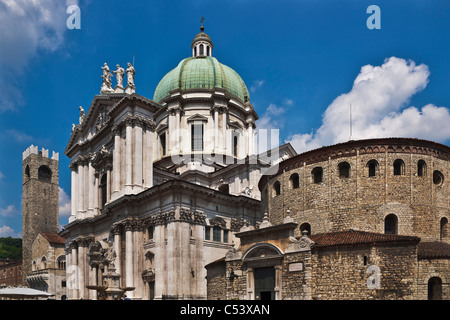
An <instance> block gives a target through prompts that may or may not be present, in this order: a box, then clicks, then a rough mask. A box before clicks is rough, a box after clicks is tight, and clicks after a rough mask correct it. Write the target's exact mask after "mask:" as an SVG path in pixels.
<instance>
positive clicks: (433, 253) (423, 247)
mask: <svg viewBox="0 0 450 320" xmlns="http://www.w3.org/2000/svg"><path fill="white" fill-rule="evenodd" d="M418 255H419V258H422V259H437V258H450V244H448V243H445V242H440V241H435V242H421V243H419V254H418Z"/></svg>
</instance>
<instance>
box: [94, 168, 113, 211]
mask: <svg viewBox="0 0 450 320" xmlns="http://www.w3.org/2000/svg"><path fill="white" fill-rule="evenodd" d="M111 172H112V167H111V164H108V165H106V202H110V201H111V188H112V183H111ZM97 189H98V188H97ZM97 197H98V195H97Z"/></svg>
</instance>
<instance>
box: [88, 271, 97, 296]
mask: <svg viewBox="0 0 450 320" xmlns="http://www.w3.org/2000/svg"><path fill="white" fill-rule="evenodd" d="M97 274H98V265H96V264H94V265H92V266H90V269H89V285H91V286H97V285H98V282H97ZM89 299H91V300H97V290H89Z"/></svg>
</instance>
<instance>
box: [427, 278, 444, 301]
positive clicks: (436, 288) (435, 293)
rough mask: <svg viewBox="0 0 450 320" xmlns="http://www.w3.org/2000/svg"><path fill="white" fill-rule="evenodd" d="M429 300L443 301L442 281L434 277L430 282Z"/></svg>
mask: <svg viewBox="0 0 450 320" xmlns="http://www.w3.org/2000/svg"><path fill="white" fill-rule="evenodd" d="M428 300H442V280H441V278H439V277H432V278H430V280H428Z"/></svg>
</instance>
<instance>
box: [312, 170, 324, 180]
mask: <svg viewBox="0 0 450 320" xmlns="http://www.w3.org/2000/svg"><path fill="white" fill-rule="evenodd" d="M311 175H312V179H313V182H314V183H321V182H322V181H323V169H322V168H321V167H315V168H314V169H313V170H312V171H311Z"/></svg>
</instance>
